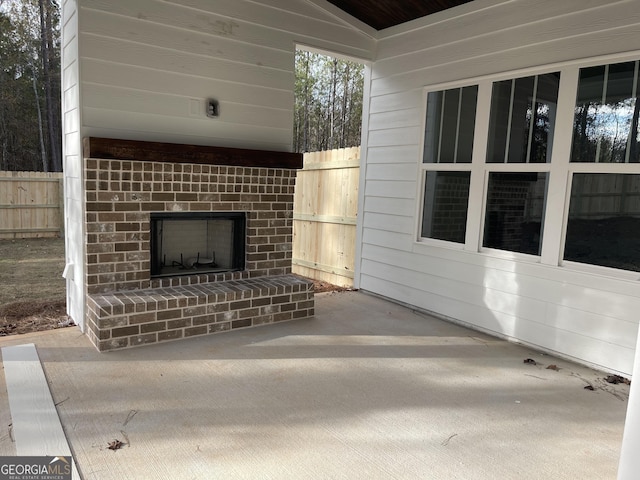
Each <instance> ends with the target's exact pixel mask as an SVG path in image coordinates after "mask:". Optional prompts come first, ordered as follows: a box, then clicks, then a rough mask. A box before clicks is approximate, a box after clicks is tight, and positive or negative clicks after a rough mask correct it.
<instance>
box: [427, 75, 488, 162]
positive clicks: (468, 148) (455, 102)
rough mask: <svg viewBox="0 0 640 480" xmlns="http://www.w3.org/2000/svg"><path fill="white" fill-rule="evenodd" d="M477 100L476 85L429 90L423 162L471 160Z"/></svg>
mask: <svg viewBox="0 0 640 480" xmlns="http://www.w3.org/2000/svg"><path fill="white" fill-rule="evenodd" d="M477 100H478V86H477V85H474V86H471V87H464V88H454V89H451V90H444V91H439V92H431V93H429V95H428V97H427V123H426V128H425V141H424V160H423V161H424V162H425V163H471V153H472V150H473V130H474V127H475V119H476V103H477Z"/></svg>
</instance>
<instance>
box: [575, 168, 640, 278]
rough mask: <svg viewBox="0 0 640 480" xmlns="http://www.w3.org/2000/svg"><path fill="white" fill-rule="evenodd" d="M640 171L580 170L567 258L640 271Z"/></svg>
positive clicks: (577, 177)
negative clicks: (622, 172) (633, 173)
mask: <svg viewBox="0 0 640 480" xmlns="http://www.w3.org/2000/svg"><path fill="white" fill-rule="evenodd" d="M639 238H640V175H631V174H613V173H576V174H574V175H573V181H572V185H571V201H570V204H569V221H568V224H567V238H566V241H565V250H564V258H565V260H571V261H574V262H581V263H587V264H590V265H600V266H603V267H613V268H621V269H624V270H632V271H635V272H639V271H640V242H638V239H639Z"/></svg>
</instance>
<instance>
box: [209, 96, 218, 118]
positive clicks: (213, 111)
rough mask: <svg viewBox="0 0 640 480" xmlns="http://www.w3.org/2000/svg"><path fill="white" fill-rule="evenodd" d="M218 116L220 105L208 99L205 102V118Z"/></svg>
mask: <svg viewBox="0 0 640 480" xmlns="http://www.w3.org/2000/svg"><path fill="white" fill-rule="evenodd" d="M219 116H220V104H219V103H218V101H217V100H215V99H213V98H210V99H208V100H207V117H209V118H216V117H219Z"/></svg>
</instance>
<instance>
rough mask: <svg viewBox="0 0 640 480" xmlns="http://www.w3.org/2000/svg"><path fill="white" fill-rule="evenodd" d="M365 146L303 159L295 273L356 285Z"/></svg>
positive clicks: (298, 191) (296, 207) (296, 215)
mask: <svg viewBox="0 0 640 480" xmlns="http://www.w3.org/2000/svg"><path fill="white" fill-rule="evenodd" d="M359 167H360V147H354V148H345V149H339V150H331V151H326V152H314V153H307V154H305V155H304V168H303V169H302V170H299V171H298V176H297V179H296V190H295V199H294V203H293V209H294V210H293V272H294V273H297V274H298V275H303V276H305V277H308V278H311V279H314V280H320V281H324V282H328V283H332V284H334V285H339V286H344V287H351V286H353V276H354V274H353V269H354V265H355V246H356V216H357V214H358V179H359V172H360V168H359Z"/></svg>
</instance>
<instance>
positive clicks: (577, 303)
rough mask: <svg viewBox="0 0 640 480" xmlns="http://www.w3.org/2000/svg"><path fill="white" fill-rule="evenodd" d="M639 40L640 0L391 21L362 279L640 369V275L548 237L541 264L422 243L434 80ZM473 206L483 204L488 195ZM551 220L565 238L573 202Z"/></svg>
mask: <svg viewBox="0 0 640 480" xmlns="http://www.w3.org/2000/svg"><path fill="white" fill-rule="evenodd" d="M639 46H640V0H563V1H561V2H560V1H558V0H512V1H505V0H475V1H474V2H472V3H469V4H466V5H463V6H461V7H458V8H456V9H452V10H449V11H447V12H442V13H441V14H438V15H434V16H432V17H430V18H429V19H423V20H418V21H415V22H412V23H411V24H408V25H404V26H400V27H394V28H392V29H388V30H386V31H384V32H382V34H381V38H380V40H379V42H378V50H377V52H378V53H377V57H376V61H375V63H374V64H373V68H372V72H371V75H372V79H371V101H370V105H369V108H370V112H369V116H368V118H367V119H366V121H365V124H366V123H367V122H368V145H366V148H364V151H363V152H364V153H363V155H364V156H365V158H366V171H365V172H364V176H365V179H366V180H365V182H366V184H365V188H363V189H362V191H363V194H362V199H363V204H362V208H361V212H362V213H361V217H362V220H361V222H362V223H361V228H362V231H361V238H362V245H361V249H362V258H361V264H360V265H359V273H360V277H359V287H360V288H362V289H365V290H368V291H372V292H375V293H379V294H381V295H385V296H387V297H391V298H394V299H397V300H399V301H402V302H406V303H409V304H412V305H416V306H418V307H421V308H424V309H426V310H430V311H433V312H436V313H438V314H440V315H443V316H447V317H451V318H453V319H456V320H458V321H462V322H465V323H468V324H471V325H474V326H477V327H479V328H481V329H486V330H489V331H492V332H497V333H499V334H502V335H505V336H509V337H514V338H518V339H520V340H522V341H524V342H527V343H530V344H532V345H537V346H540V347H543V348H545V349H549V350H553V351H556V352H560V353H562V354H563V355H567V356H571V357H575V358H577V359H580V360H581V361H584V362H587V363H592V364H596V365H599V366H601V367H603V368H606V369H610V370H614V371H618V372H621V373H625V374H629V373H630V372H631V369H632V365H633V358H634V349H635V342H636V335H637V329H638V316H637V312H638V311H640V284H639V283H638V281H637V280H636V278H631V277H630V276H629V277H624V276H621V277H620V278H616V277H615V275H612V276H609V275H607V274H606V273H605V274H603V275H600V274H594V273H584V272H582V273H581V272H579V271H575V270H572V269H571V268H570V267H559V266H557V264H558V252H557V251H556V252H555V256H554V254H553V253H551V254H548V251H550V250H544V247H543V261H542V262H539V263H536V262H535V261H523V260H518V259H516V258H515V256H512V257H513V258H509V257H505V256H502V257H500V256H497V255H496V254H491V253H477V252H476V251H464V250H462V249H460V250H455V249H452V248H445V247H439V246H437V245H427V244H424V243H418V242H417V241H416V239H417V221H416V215H417V214H416V212H417V211H418V203H419V195H420V193H419V186H418V181H419V180H418V179H419V162H420V160H421V150H422V129H423V120H424V107H423V105H424V97H423V95H424V88H425V86H429V85H442V84H446V83H447V82H460V81H462V80H464V79H469V78H479V77H483V76H489V78H490V77H491V76H492V75H496V74H500V73H504V72H512V71H518V70H519V71H521V72H522V71H523V69H533V70H531V71H535V69H536V68H537V67H540V66H548V65H552V64H556V63H558V64H564V63H566V62H572V61H574V60H577V59H582V58H589V57H594V56H606V55H615V54H618V53H621V52H628V51H629V50H633V49H638V47H639ZM611 58H613V59H615V57H611ZM637 58H640V51H638V53H637ZM602 63H607V61H606V60H604V59H603V61H602ZM576 68H577V67H576ZM513 76H514V77H515V76H522V75H517V74H514V75H513ZM569 100H571V101H572V99H569ZM479 107H482V108H485V109H486V108H488V104H487V105H483V106H481V105H479ZM569 128H570V122H569ZM567 135H569V136H570V135H571V131H570V130H569V131H568V132H567ZM564 143H567V142H564ZM636 173H640V169H638V170H636ZM472 188H475V187H474V185H472ZM551 201H556V202H560V203H562V202H564V199H563V198H555V197H553V198H551ZM562 207H563V205H562V204H559V205H557V209H558V210H559V211H560V213H561V211H562ZM471 210H473V211H475V212H477V214H478V215H480V212H481V206H473V205H472V209H471ZM470 215H471V213H470ZM553 222H554V225H555V226H554V228H555V235H556V238H553V239H552V238H549V239H545V241H546V242H547V243H546V244H547V245H551V243H549V241H553V242H555V246H556V247H557V245H559V243H560V240H561V239H560V238H558V235H557V232H558V231H559V228H561V227H560V224H561V223H562V218H561V215H556V216H555V217H554V218H553ZM476 225H477V226H478V227H479V225H480V221H479V220H477V221H476ZM545 233H546V230H545ZM547 240H549V241H547ZM469 244H470V243H469V242H468V243H467V248H469ZM476 246H477V240H476ZM552 247H553V246H552ZM553 248H555V247H553ZM553 248H551V250H553ZM556 250H557V249H556ZM544 263H546V264H544ZM636 277H637V276H636Z"/></svg>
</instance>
